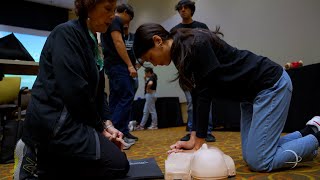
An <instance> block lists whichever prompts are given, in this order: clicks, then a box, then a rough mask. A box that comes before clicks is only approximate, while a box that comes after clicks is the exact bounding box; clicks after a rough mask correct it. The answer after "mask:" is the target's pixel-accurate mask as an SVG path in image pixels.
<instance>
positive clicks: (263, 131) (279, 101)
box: [240, 71, 319, 171]
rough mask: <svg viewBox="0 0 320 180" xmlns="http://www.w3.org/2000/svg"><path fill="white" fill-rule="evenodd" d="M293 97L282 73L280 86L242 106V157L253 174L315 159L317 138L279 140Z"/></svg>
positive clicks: (260, 94)
mask: <svg viewBox="0 0 320 180" xmlns="http://www.w3.org/2000/svg"><path fill="white" fill-rule="evenodd" d="M291 94H292V84H291V80H290V77H289V76H288V74H287V73H286V72H285V71H283V74H282V76H281V78H280V79H279V80H278V82H277V83H275V84H274V86H273V87H271V88H269V89H265V90H263V91H261V92H260V93H258V95H257V97H256V98H255V99H254V101H253V103H249V102H244V103H241V105H240V108H241V140H242V155H243V159H244V161H245V162H247V164H248V165H249V167H250V169H251V170H253V171H272V170H276V169H279V168H284V167H295V165H297V163H298V162H300V161H301V160H306V159H310V158H311V159H312V158H314V157H315V155H316V150H317V148H318V146H319V145H318V141H317V139H316V138H315V136H313V135H309V136H305V137H301V134H300V133H299V132H294V133H291V134H288V135H286V136H284V137H282V138H280V136H281V133H282V130H283V128H284V125H285V122H286V119H287V115H288V110H289V105H290V100H291Z"/></svg>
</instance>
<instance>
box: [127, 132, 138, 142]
mask: <svg viewBox="0 0 320 180" xmlns="http://www.w3.org/2000/svg"><path fill="white" fill-rule="evenodd" d="M124 137H126V138H128V139H134V140H136V141H138V139H139V138H138V137H136V136H134V135H132V134H130V133H129V132H128V133H126V134H124Z"/></svg>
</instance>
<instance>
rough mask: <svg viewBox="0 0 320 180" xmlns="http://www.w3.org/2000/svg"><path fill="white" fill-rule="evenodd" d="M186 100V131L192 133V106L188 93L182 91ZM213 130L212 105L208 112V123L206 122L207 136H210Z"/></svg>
mask: <svg viewBox="0 0 320 180" xmlns="http://www.w3.org/2000/svg"><path fill="white" fill-rule="evenodd" d="M184 94H185V95H186V99H187V113H188V120H187V130H188V131H189V132H191V131H192V121H193V120H192V119H193V105H192V97H191V93H190V91H184ZM212 130H213V121H212V103H211V106H210V112H209V121H208V132H207V134H211V132H212Z"/></svg>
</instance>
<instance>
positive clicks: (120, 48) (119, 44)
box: [111, 31, 137, 77]
mask: <svg viewBox="0 0 320 180" xmlns="http://www.w3.org/2000/svg"><path fill="white" fill-rule="evenodd" d="M111 37H112V40H113V43H114V46H115V47H116V50H117V52H118V54H119V55H120V57H121V59H122V60H123V61H124V62H125V63H126V64H127V66H128V70H129V72H130V76H132V77H136V76H137V71H136V70H135V68H134V66H133V64H132V63H131V60H130V58H129V55H128V52H127V49H126V45H125V44H124V42H123V40H122V35H121V33H120V32H119V31H112V32H111Z"/></svg>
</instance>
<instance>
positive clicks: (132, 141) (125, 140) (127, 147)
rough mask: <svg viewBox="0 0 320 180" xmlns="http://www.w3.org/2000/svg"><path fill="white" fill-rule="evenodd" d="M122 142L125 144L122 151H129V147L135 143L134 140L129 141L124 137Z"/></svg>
mask: <svg viewBox="0 0 320 180" xmlns="http://www.w3.org/2000/svg"><path fill="white" fill-rule="evenodd" d="M123 140H124V142H126V143H127V145H125V146H124V147H123V150H128V149H130V147H131V146H132V145H134V144H135V143H136V141H135V140H134V139H129V138H127V137H124V138H123Z"/></svg>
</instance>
